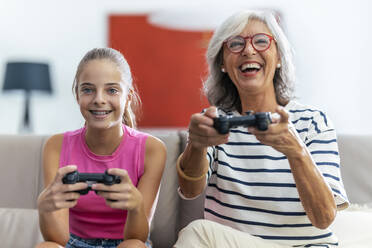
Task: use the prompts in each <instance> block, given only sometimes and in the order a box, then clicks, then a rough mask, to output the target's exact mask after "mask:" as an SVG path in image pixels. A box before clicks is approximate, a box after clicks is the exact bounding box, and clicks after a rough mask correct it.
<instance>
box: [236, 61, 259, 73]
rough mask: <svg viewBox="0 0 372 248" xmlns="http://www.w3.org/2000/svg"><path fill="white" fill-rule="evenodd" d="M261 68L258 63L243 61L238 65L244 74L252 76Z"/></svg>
mask: <svg viewBox="0 0 372 248" xmlns="http://www.w3.org/2000/svg"><path fill="white" fill-rule="evenodd" d="M261 68H262V66H261V65H260V64H258V63H245V64H242V65H241V66H239V70H240V71H241V72H242V73H243V75H244V76H254V75H256V74H257V73H258V72H259V71H260V70H261Z"/></svg>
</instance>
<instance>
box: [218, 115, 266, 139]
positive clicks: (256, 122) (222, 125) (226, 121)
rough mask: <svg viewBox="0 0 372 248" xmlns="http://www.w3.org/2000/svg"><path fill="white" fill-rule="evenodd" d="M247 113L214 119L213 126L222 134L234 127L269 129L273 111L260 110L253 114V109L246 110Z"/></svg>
mask: <svg viewBox="0 0 372 248" xmlns="http://www.w3.org/2000/svg"><path fill="white" fill-rule="evenodd" d="M246 114H247V115H243V116H233V115H225V116H220V117H217V118H214V119H213V127H214V128H215V129H216V130H217V131H218V132H219V133H220V134H227V133H228V132H229V130H230V129H231V128H233V127H239V126H242V127H251V126H253V127H257V129H258V130H260V131H265V130H267V129H268V127H269V124H271V123H272V120H271V113H269V112H258V113H255V114H253V113H252V111H248V112H246Z"/></svg>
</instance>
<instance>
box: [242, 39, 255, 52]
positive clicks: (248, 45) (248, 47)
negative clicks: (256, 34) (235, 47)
mask: <svg viewBox="0 0 372 248" xmlns="http://www.w3.org/2000/svg"><path fill="white" fill-rule="evenodd" d="M246 42H247V43H246V44H245V47H244V49H243V51H242V55H251V54H256V49H254V47H253V46H252V44H251V42H249V40H246Z"/></svg>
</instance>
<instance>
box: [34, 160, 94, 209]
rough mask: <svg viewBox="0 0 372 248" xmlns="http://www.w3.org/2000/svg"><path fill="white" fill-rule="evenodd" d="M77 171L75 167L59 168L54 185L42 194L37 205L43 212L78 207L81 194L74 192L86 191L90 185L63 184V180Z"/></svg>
mask: <svg viewBox="0 0 372 248" xmlns="http://www.w3.org/2000/svg"><path fill="white" fill-rule="evenodd" d="M73 171H76V166H75V165H69V166H65V167H62V168H59V169H58V171H57V174H56V176H55V178H54V180H53V182H52V183H50V184H49V185H48V186H47V187H46V188H45V189H44V190H43V192H41V194H40V196H39V198H38V200H37V205H38V209H39V211H41V212H53V211H56V210H60V209H63V208H72V207H74V206H75V205H76V203H77V199H79V197H80V194H79V193H76V192H74V191H77V190H82V189H86V188H87V187H88V184H86V183H75V184H63V183H62V178H63V177H64V176H65V175H66V174H67V173H70V172H73Z"/></svg>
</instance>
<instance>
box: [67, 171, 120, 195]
mask: <svg viewBox="0 0 372 248" xmlns="http://www.w3.org/2000/svg"><path fill="white" fill-rule="evenodd" d="M62 182H63V183H64V184H75V183H78V182H86V183H88V188H86V189H82V190H77V191H75V192H77V193H80V194H81V195H86V194H88V192H89V191H90V190H92V184H94V183H103V184H105V185H113V184H117V183H120V182H121V180H120V177H119V176H115V175H110V174H108V173H107V170H106V171H105V173H79V172H78V171H73V172H70V173H67V174H66V175H65V176H64V177H63V178H62ZM96 193H97V192H96Z"/></svg>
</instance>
